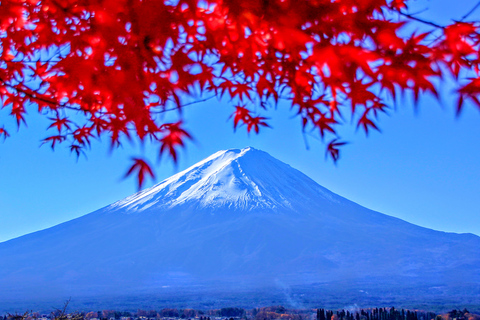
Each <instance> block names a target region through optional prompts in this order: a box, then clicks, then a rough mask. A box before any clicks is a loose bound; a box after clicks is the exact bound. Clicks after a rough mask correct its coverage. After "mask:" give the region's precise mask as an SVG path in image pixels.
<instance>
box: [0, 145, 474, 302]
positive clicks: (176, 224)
mask: <svg viewBox="0 0 480 320" xmlns="http://www.w3.org/2000/svg"><path fill="white" fill-rule="evenodd" d="M85 201H88V200H85ZM459 214H461V213H459ZM336 283H348V284H358V286H357V287H358V288H362V286H364V287H365V289H368V290H375V288H381V290H384V291H387V292H395V290H396V289H397V288H399V287H401V288H402V290H403V289H405V288H406V289H412V288H420V287H421V288H426V289H425V290H439V288H441V292H442V296H443V297H445V298H446V299H448V298H449V294H450V293H451V294H452V295H457V296H458V292H460V295H462V297H465V299H467V300H468V299H469V297H470V296H475V295H477V296H478V294H479V293H478V292H473V291H470V290H471V288H478V287H480V237H478V236H475V235H472V234H454V233H445V232H440V231H434V230H430V229H426V228H422V227H419V226H416V225H413V224H410V223H408V222H405V221H403V220H400V219H397V218H393V217H390V216H388V215H384V214H381V213H378V212H374V211H372V210H369V209H366V208H364V207H362V206H360V205H358V204H356V203H353V202H351V201H349V200H347V199H345V198H343V197H341V196H338V195H336V194H334V193H332V192H330V191H329V190H327V189H325V188H323V187H322V186H320V185H318V184H317V183H316V182H314V181H313V180H311V179H310V178H308V177H307V176H305V175H304V174H302V173H301V172H299V171H297V170H295V169H293V168H291V167H290V166H289V165H287V164H285V163H283V162H281V161H279V160H277V159H275V158H273V157H271V156H270V155H268V154H267V153H265V152H263V151H259V150H255V149H253V148H245V149H242V150H239V149H234V150H226V151H219V152H217V153H215V154H213V155H212V156H210V157H209V158H207V159H205V160H203V161H201V162H199V163H197V164H195V165H193V166H192V167H190V168H188V169H187V170H185V171H182V172H180V173H178V174H176V175H174V176H172V177H170V178H168V179H166V180H164V181H163V182H161V183H159V184H157V185H155V186H153V187H152V188H149V189H146V190H143V191H141V192H139V193H136V194H134V195H132V196H130V197H128V198H126V199H123V200H120V201H118V202H115V203H113V204H112V205H110V206H107V207H105V208H102V209H100V210H98V211H95V212H93V213H90V214H87V215H85V216H82V217H80V218H78V219H74V220H71V221H69V222H66V223H62V224H60V225H57V226H54V227H52V228H49V229H46V230H42V231H38V232H35V233H31V234H28V235H25V236H22V237H19V238H16V239H13V240H10V241H6V242H3V243H0V288H1V289H2V290H0V300H1V301H4V302H5V303H18V301H24V302H25V303H27V302H33V301H35V299H37V300H38V299H40V298H42V299H47V298H51V299H54V298H62V299H68V298H69V297H72V298H73V299H75V298H76V297H78V299H80V297H82V298H85V297H87V298H95V297H106V296H114V295H119V294H121V295H123V296H128V295H138V294H153V295H155V294H159V295H162V294H163V295H164V296H168V295H169V294H172V295H174V294H178V293H179V292H183V291H185V290H188V291H189V292H190V294H191V293H192V292H193V293H195V292H198V294H201V295H208V294H209V293H212V294H214V293H215V292H239V295H238V299H239V301H241V299H242V295H241V293H245V292H253V291H255V290H267V291H268V290H270V289H271V290H275V289H276V288H277V289H278V288H280V289H282V288H285V287H286V286H287V287H303V288H310V289H311V288H315V286H319V285H327V286H328V285H330V284H331V285H332V286H334V285H335V284H336ZM373 283H374V284H375V286H372V284H373ZM432 288H433V289H432ZM311 290H313V289H311ZM477 291H478V289H477ZM309 292H311V291H309ZM362 292H363V291H362ZM425 295H426V296H427V294H425ZM420 298H421V297H420ZM27 306H28V305H27V304H26V307H27ZM1 308H2V305H1V303H0V309H1Z"/></svg>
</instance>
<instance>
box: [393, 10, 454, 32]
mask: <svg viewBox="0 0 480 320" xmlns="http://www.w3.org/2000/svg"><path fill="white" fill-rule="evenodd" d="M394 11H396V12H398V13H399V14H400V15H402V16H404V17H406V18H409V19H410V20H415V21H417V22H420V23H423V24H426V25H429V26H432V27H435V28H437V29H445V26H441V25H439V24H437V23H435V22H432V21H428V20H423V19H420V18H417V17H415V16H413V15H411V14H408V13H404V12H401V11H400V10H394Z"/></svg>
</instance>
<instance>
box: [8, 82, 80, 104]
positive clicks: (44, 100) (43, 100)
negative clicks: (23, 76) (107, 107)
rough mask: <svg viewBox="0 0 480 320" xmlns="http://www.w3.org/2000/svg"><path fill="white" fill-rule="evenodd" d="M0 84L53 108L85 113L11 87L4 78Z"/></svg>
mask: <svg viewBox="0 0 480 320" xmlns="http://www.w3.org/2000/svg"><path fill="white" fill-rule="evenodd" d="M0 82H1V83H2V84H3V85H4V86H6V87H8V88H11V89H13V90H15V91H17V92H19V93H23V94H24V95H26V96H27V97H29V98H30V99H32V100H36V101H41V102H45V103H48V104H50V105H52V106H57V107H61V108H65V109H69V110H74V111H83V110H82V109H80V108H74V107H72V106H69V105H67V104H64V103H57V102H55V101H53V100H50V99H47V98H44V97H42V96H37V95H35V94H32V93H30V92H28V91H27V90H24V89H22V88H18V87H16V86H14V85H11V84H9V83H7V82H6V81H5V80H3V79H2V78H0Z"/></svg>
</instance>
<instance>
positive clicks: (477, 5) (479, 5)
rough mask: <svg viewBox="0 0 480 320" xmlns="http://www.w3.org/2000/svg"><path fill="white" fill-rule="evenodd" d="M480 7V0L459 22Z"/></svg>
mask: <svg viewBox="0 0 480 320" xmlns="http://www.w3.org/2000/svg"><path fill="white" fill-rule="evenodd" d="M478 7H480V1H479V2H477V4H476V5H475V6H474V7H473V8H472V9H471V10H470V11H468V12H467V13H466V14H465V15H464V16H463V17H462V18H461V19H460V20H459V22H462V21H463V20H465V19H467V18H468V16H469V15H471V14H472V13H473V12H474V11H475V10H477V8H478Z"/></svg>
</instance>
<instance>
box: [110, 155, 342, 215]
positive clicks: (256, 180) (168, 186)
mask: <svg viewBox="0 0 480 320" xmlns="http://www.w3.org/2000/svg"><path fill="white" fill-rule="evenodd" d="M319 196H323V197H326V198H328V199H330V200H333V199H334V197H335V195H334V194H332V193H330V192H328V191H327V190H326V189H324V188H322V187H321V186H319V185H318V184H317V183H315V182H314V181H313V180H311V179H310V178H308V177H307V176H305V175H304V174H302V173H301V172H299V171H297V170H295V169H293V168H291V167H290V166H288V165H286V164H285V163H283V162H281V161H278V160H277V159H275V158H273V157H271V156H270V155H269V154H267V153H266V152H263V151H259V150H256V149H253V148H245V149H242V150H239V149H234V150H224V151H219V152H217V153H215V154H213V155H211V156H210V157H208V158H206V159H205V160H203V161H200V162H198V163H197V164H195V165H193V166H191V167H190V168H188V169H186V170H184V171H182V172H179V173H177V174H176V175H174V176H172V177H170V178H168V179H166V180H164V181H162V182H161V183H159V184H157V185H156V186H154V187H152V188H149V189H147V190H145V191H142V192H140V193H137V194H135V195H133V196H131V197H128V198H126V199H124V200H121V201H118V202H116V203H114V204H113V205H112V206H111V207H112V208H125V209H127V210H135V211H142V210H145V209H147V208H149V207H151V206H155V207H156V208H162V209H168V208H171V207H175V206H177V205H185V204H188V205H192V206H195V207H199V208H229V209H238V210H252V209H259V208H261V209H279V208H285V209H290V210H295V208H296V206H295V205H298V204H300V203H303V201H310V200H313V199H316V198H318V197H319Z"/></svg>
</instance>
